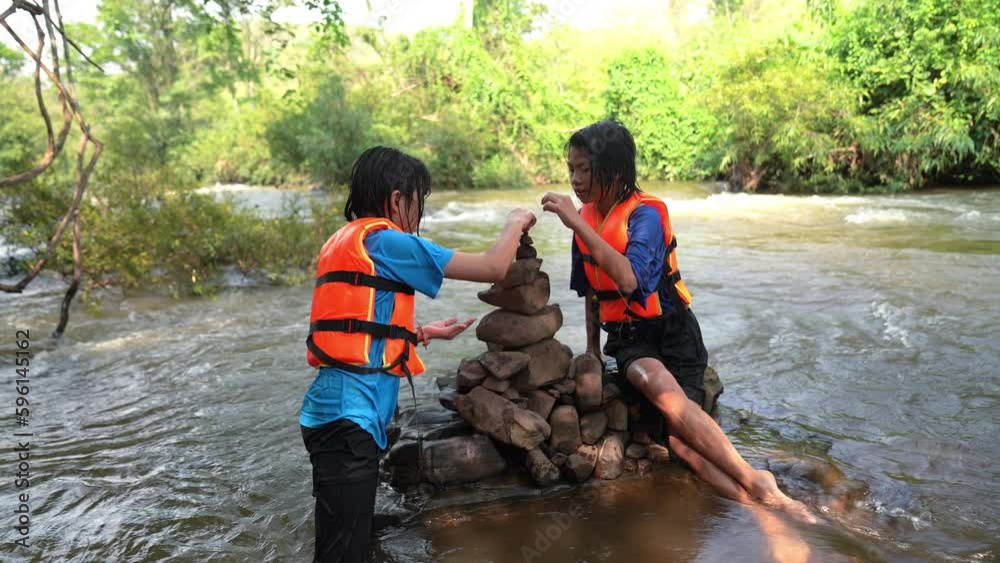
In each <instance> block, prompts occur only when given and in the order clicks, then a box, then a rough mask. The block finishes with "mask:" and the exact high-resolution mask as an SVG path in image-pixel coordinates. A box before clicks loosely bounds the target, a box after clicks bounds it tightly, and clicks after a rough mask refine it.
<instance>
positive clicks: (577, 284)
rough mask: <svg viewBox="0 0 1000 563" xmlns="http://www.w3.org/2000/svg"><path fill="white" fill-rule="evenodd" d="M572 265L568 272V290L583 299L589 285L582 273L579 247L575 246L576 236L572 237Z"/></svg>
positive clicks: (581, 255)
mask: <svg viewBox="0 0 1000 563" xmlns="http://www.w3.org/2000/svg"><path fill="white" fill-rule="evenodd" d="M570 259H571V260H572V263H571V264H570V271H569V288H570V289H571V290H573V291H576V294H577V296H579V297H583V296H584V295H586V294H587V288H589V287H590V283H588V282H587V274H585V273H584V271H583V254H582V253H581V252H580V247H579V246H577V245H576V236H574V237H573V251H572V253H571V258H570Z"/></svg>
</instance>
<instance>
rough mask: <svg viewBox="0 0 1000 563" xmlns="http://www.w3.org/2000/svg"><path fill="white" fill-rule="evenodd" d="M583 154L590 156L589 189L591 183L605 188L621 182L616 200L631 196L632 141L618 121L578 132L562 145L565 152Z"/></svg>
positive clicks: (633, 184) (633, 181)
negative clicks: (577, 151)
mask: <svg viewBox="0 0 1000 563" xmlns="http://www.w3.org/2000/svg"><path fill="white" fill-rule="evenodd" d="M571 148H575V149H577V150H580V151H583V152H586V153H587V154H588V155H589V156H590V169H591V175H590V186H589V187H590V188H592V187H593V185H594V181H595V180H596V181H597V182H598V183H600V184H603V185H605V186H613V185H614V184H615V181H616V180H617V181H619V182H620V183H621V193H619V194H618V201H623V200H625V199H628V198H630V197H632V195H634V194H635V193H636V192H640V191H642V190H641V189H639V184H638V183H637V180H636V177H635V176H636V174H635V139H633V138H632V133H629V130H628V129H626V128H625V126H624V125H622V124H621V122H619V121H616V120H613V119H605V120H604V121H598V122H597V123H591V124H590V125H588V126H586V127H584V128H583V129H580V130H579V131H577V132H576V133H573V135H572V136H571V137H570V138H569V142H567V143H566V154H567V156H568V155H569V149H571Z"/></svg>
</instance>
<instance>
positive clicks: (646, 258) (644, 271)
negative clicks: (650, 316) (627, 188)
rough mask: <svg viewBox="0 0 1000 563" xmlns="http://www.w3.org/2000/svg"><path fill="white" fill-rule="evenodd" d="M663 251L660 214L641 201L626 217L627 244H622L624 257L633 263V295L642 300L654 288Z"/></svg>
mask: <svg viewBox="0 0 1000 563" xmlns="http://www.w3.org/2000/svg"><path fill="white" fill-rule="evenodd" d="M666 252H667V249H666V247H665V246H664V245H663V225H662V224H661V223H660V214H659V213H657V212H656V210H655V209H653V208H652V207H649V206H648V205H640V206H639V207H637V208H636V209H635V211H633V212H632V215H631V216H630V217H629V220H628V246H626V247H625V257H626V258H628V261H629V263H631V264H632V272H633V273H634V274H635V281H636V283H638V287H637V288H636V290H635V293H633V294H632V298H633V299H636V300H643V299H645V298H647V297H649V296H650V295H651V294H652V293H653V292H654V291H656V285H657V284H658V283H659V281H660V276H661V275H662V274H663V261H664V259H665V258H666Z"/></svg>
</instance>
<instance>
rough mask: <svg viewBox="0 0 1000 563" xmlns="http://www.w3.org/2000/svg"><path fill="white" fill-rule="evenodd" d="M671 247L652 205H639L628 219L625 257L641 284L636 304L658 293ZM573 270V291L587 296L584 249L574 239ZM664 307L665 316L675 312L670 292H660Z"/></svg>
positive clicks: (571, 278) (637, 289) (581, 295)
mask: <svg viewBox="0 0 1000 563" xmlns="http://www.w3.org/2000/svg"><path fill="white" fill-rule="evenodd" d="M666 256H667V247H666V246H664V244H663V225H662V224H661V223H660V214H659V213H657V212H656V209H654V208H652V207H650V206H648V205H639V206H638V207H636V208H635V211H633V212H632V215H630V216H629V219H628V244H627V245H626V246H625V257H626V258H628V261H629V263H630V264H632V271H633V272H634V273H635V281H636V283H637V284H638V287H637V288H636V290H635V292H634V293H633V294H632V295H631V297H632V299H634V300H636V301H643V300H645V299H646V298H647V297H649V296H650V295H651V294H652V293H653V292H654V291H656V285H657V284H658V283H659V282H660V276H662V275H663V263H664V261H665V260H666ZM572 261H573V262H572V269H571V271H570V277H569V288H570V289H572V290H574V291H576V294H577V295H579V296H580V297H583V296H584V295H586V293H587V289H588V288H589V287H590V282H588V281H587V275H586V274H585V273H584V271H583V256H582V254H581V252H580V247H578V246H577V245H576V237H575V236H574V237H573V252H572ZM660 305H661V306H662V307H663V313H664V314H668V313H672V312H673V310H674V304H673V300H671V299H670V293H669V290H668V289H666V288H664V289H662V290H660Z"/></svg>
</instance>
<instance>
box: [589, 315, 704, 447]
mask: <svg viewBox="0 0 1000 563" xmlns="http://www.w3.org/2000/svg"><path fill="white" fill-rule="evenodd" d="M605 330H607V332H608V341H607V343H605V345H604V353H605V354H607V355H608V356H612V357H614V358H615V361H616V362H617V363H618V379H619V381H618V384H619V387H620V388H621V389H622V390H623V391H628V393H627V395H628V394H631V395H632V398H633V399H634V400H637V401H638V402H639V404H640V405H641V413H642V414H641V419H640V421H638V424H633V428H634V429H636V430H638V431H641V432H649V433H650V434H652V435H653V437H654V438H659V437H661V435H662V434H664V431H663V428H662V421H663V416H662V415H661V414H660V413H659V411H658V410H657V409H656V408H655V407H653V405H652V403H650V402H649V401H648V400H647V399H646V398H645V397H643V396H641V395H640V394H639V393H638V392H637V391H636V390H635V389H634V388H633V387H632V385H631V384H630V383H629V382H628V379H627V378H626V377H625V373H626V371H627V370H628V367H629V365H630V364H631V363H632V362H634V361H635V360H638V359H639V358H656V359H657V360H659V361H660V362H662V363H663V365H664V366H665V367H666V368H667V369H668V370H670V373H671V374H673V376H674V379H676V380H677V384H678V385H680V387H681V389H683V390H684V394H685V395H687V397H688V399H691V400H692V401H694V402H695V403H697V404H698V406H699V407H702V408H704V406H705V383H704V381H705V368H706V367H708V351H707V350H705V343H704V341H702V338H701V327H700V326H698V319H697V318H695V316H694V312H693V311H691V309H689V308H686V309H685V310H684V311H683V312H681V313H675V314H672V315H667V316H665V317H661V318H658V319H651V320H644V321H637V322H633V323H624V324H621V325H610V326H605Z"/></svg>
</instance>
